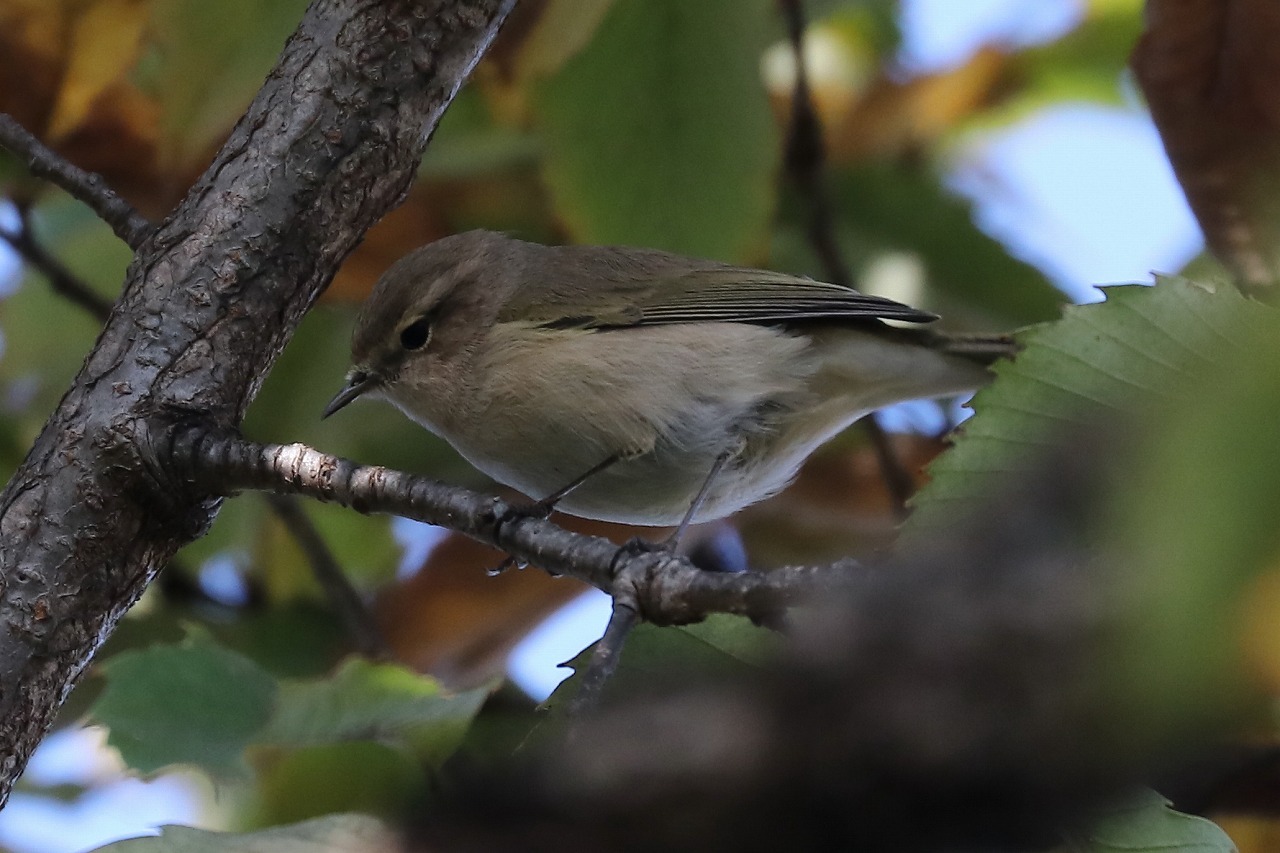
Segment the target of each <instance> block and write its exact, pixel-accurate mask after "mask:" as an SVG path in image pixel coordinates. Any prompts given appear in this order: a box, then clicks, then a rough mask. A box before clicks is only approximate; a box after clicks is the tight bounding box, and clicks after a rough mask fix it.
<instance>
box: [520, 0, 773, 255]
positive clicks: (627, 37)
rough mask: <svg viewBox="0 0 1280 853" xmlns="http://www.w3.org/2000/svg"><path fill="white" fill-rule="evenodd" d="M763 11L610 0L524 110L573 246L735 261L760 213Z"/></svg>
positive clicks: (672, 0) (764, 162) (746, 251)
mask: <svg viewBox="0 0 1280 853" xmlns="http://www.w3.org/2000/svg"><path fill="white" fill-rule="evenodd" d="M773 14H774V4H773V3H771V2H768V0H698V2H697V3H690V2H687V1H686V0H616V2H615V3H614V4H613V6H612V8H611V9H610V10H609V13H608V15H607V16H606V17H605V20H604V22H603V23H602V24H601V25H600V27H599V29H598V31H597V32H596V34H595V38H593V39H592V41H591V43H590V44H589V45H588V46H587V47H586V49H585V50H584V51H583V52H582V53H580V54H578V55H577V56H576V57H574V58H573V59H571V60H569V62H568V63H566V64H565V66H564V68H563V69H562V70H561V71H560V73H558V74H557V75H555V76H554V77H552V78H550V79H549V80H548V81H547V83H546V85H545V86H544V88H543V89H542V91H541V93H540V94H541V96H540V97H538V98H536V104H535V108H536V110H537V117H538V121H539V124H540V126H541V129H542V131H543V135H544V137H545V139H546V143H547V163H546V171H545V176H546V180H547V184H548V186H549V188H550V190H551V195H552V199H553V201H554V203H555V206H556V208H557V211H558V212H559V213H560V215H561V216H562V217H563V218H564V220H565V222H566V224H567V225H568V226H569V229H570V231H571V232H572V234H573V237H574V239H575V240H577V241H579V242H584V243H625V244H634V245H641V246H653V247H655V248H661V249H668V250H671V251H677V252H687V253H690V254H695V255H705V256H710V257H716V258H722V259H727V260H734V259H738V260H742V259H745V258H747V257H748V256H750V255H751V254H752V249H753V247H755V246H756V245H757V243H758V242H759V241H760V240H761V239H762V238H763V237H764V234H765V230H766V227H767V225H768V222H769V218H770V216H771V214H772V211H773V206H774V198H773V185H774V176H775V172H776V169H777V158H778V134H777V130H776V127H775V123H774V120H773V116H772V114H771V111H770V107H769V102H768V98H767V96H766V94H765V91H764V86H763V84H762V82H761V79H760V69H759V63H760V56H761V53H762V51H763V50H764V48H765V47H766V46H767V44H768V41H769V32H770V22H771V16H772V15H773Z"/></svg>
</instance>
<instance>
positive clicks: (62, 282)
mask: <svg viewBox="0 0 1280 853" xmlns="http://www.w3.org/2000/svg"><path fill="white" fill-rule="evenodd" d="M0 240H4V241H5V242H6V243H8V244H9V246H10V247H11V248H12V249H13V250H14V251H15V252H17V253H18V256H19V257H21V258H22V259H23V260H24V261H26V262H27V263H28V264H30V265H31V266H33V267H35V268H36V269H37V270H38V271H39V272H40V273H41V274H42V275H43V276H44V277H45V278H47V279H48V280H49V286H50V287H51V288H53V291H54V293H57V294H58V295H59V296H63V297H65V298H66V299H67V300H69V301H70V302H72V303H74V304H75V305H77V306H79V307H80V308H83V309H84V310H85V311H87V312H89V313H90V314H92V315H93V317H94V319H96V320H98V322H100V323H105V322H106V321H107V317H108V316H109V315H110V314H111V301H110V300H109V299H107V298H106V297H104V296H102V295H101V294H99V293H98V292H97V291H96V290H94V289H93V288H92V287H90V286H89V285H88V283H86V282H84V281H82V280H81V279H80V277H79V276H77V275H76V274H75V273H73V272H72V271H71V270H69V269H67V268H66V267H65V266H64V265H63V264H62V262H61V261H59V260H58V259H57V258H55V257H54V256H53V255H51V254H49V252H48V251H46V250H45V248H44V246H42V245H40V243H39V241H37V240H36V238H35V235H34V234H32V232H31V217H30V213H29V211H28V210H27V209H26V208H25V207H23V206H19V207H18V229H17V230H16V231H10V230H8V229H6V228H2V227H0Z"/></svg>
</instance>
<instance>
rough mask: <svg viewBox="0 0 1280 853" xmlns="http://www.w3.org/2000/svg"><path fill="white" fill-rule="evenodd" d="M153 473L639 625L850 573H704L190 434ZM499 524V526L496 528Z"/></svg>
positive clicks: (395, 481)
mask: <svg viewBox="0 0 1280 853" xmlns="http://www.w3.org/2000/svg"><path fill="white" fill-rule="evenodd" d="M156 436H157V441H156V444H155V447H154V452H155V458H154V459H153V467H154V468H155V469H156V470H158V471H172V472H173V473H175V474H179V475H182V476H183V477H185V478H186V480H185V482H182V483H176V482H175V483H171V484H170V487H171V488H174V489H183V490H191V489H192V488H193V487H194V489H196V490H215V491H217V492H218V493H219V494H230V493H232V492H235V491H237V490H240V489H258V490H267V491H275V492H282V493H290V494H301V495H306V496H308V497H312V498H315V499H317V500H322V501H330V502H334V503H339V504H342V505H343V506H349V507H352V508H354V509H356V510H358V511H359V512H366V513H369V512H385V513H393V514H395V515H400V516H403V517H405V518H411V519H414V520H416V521H424V522H427V523H428V524H436V525H440V526H442V527H448V528H451V529H453V530H456V531H458V532H460V533H463V534H465V535H467V536H470V537H472V538H473V539H476V540H478V541H481V542H484V543H485V544H487V545H492V546H495V547H498V548H501V549H503V550H504V551H506V552H508V553H509V554H511V555H512V556H513V557H515V558H516V559H517V560H519V561H522V562H526V563H531V564H533V565H536V566H539V567H541V568H543V569H546V570H547V571H551V572H556V573H559V574H563V575H569V576H571V577H574V578H577V579H578V580H581V581H583V582H585V583H589V584H591V585H592V586H594V587H596V588H597V589H600V590H601V591H603V592H606V593H608V594H609V595H611V596H614V597H615V598H620V599H621V600H622V601H623V602H626V603H631V602H634V608H635V610H636V611H637V612H638V613H639V615H640V616H642V617H643V618H644V619H646V620H648V621H650V622H654V623H657V624H684V623H688V622H696V621H699V620H701V619H704V618H706V616H707V615H708V614H711V613H733V614H737V615H741V616H747V617H750V618H752V619H757V620H759V619H766V618H769V617H770V616H773V615H776V614H777V613H778V612H779V611H782V610H785V609H786V608H787V607H789V606H791V605H792V604H795V603H796V602H797V601H800V600H802V599H803V598H805V597H806V596H810V595H812V594H814V593H815V592H819V591H822V590H827V589H830V588H832V587H837V586H843V585H846V584H848V583H849V581H850V579H851V578H852V577H853V575H852V573H851V572H850V571H849V566H848V565H845V564H838V565H836V566H833V567H825V568H823V567H818V568H814V567H789V568H782V569H775V570H773V571H769V572H763V573H759V572H743V573H739V574H724V573H721V572H707V571H703V570H702V569H699V568H698V567H697V566H694V565H693V564H692V563H690V562H689V561H688V560H687V559H685V558H683V557H679V556H676V555H673V554H669V553H666V552H653V553H634V552H632V551H631V550H629V549H626V548H619V547H618V546H617V545H615V544H614V543H612V542H610V541H609V540H608V539H604V538H602V537H599V536H584V535H582V534H577V533H570V532H569V531H567V530H564V529H563V528H560V527H557V526H556V525H555V524H552V523H551V522H549V521H547V520H545V519H541V518H534V517H530V516H527V515H520V514H518V513H509V512H508V509H510V507H509V506H508V505H507V504H506V503H505V502H503V501H502V500H500V499H498V498H495V497H490V496H486V495H482V494H478V493H476V492H472V491H469V490H467V489H460V488H456V487H453V486H446V485H443V484H441V483H438V482H436V481H434V480H431V479H428V478H426V477H419V476H416V475H413V474H407V473H404V472H402V471H393V470H391V469H388V468H382V467H379V466H375V465H360V464H359V463H356V462H352V461H351V460H349V459H342V458H340V457H337V456H330V455H329V454H327V453H322V452H320V451H318V450H314V449H312V448H310V447H306V446H305V445H301V444H289V445H279V444H257V443H255V442H251V441H245V440H244V439H241V438H239V437H237V436H234V435H232V434H230V433H228V432H226V431H224V430H219V429H218V428H213V427H209V426H206V425H193V426H187V427H182V428H178V429H174V430H169V431H168V432H167V433H166V432H165V431H164V429H163V427H159V428H157V431H156ZM503 519H506V520H503Z"/></svg>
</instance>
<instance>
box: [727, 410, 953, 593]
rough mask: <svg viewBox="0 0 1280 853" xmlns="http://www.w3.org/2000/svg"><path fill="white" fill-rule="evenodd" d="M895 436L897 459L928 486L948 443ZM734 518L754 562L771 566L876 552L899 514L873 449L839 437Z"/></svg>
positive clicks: (884, 543)
mask: <svg viewBox="0 0 1280 853" xmlns="http://www.w3.org/2000/svg"><path fill="white" fill-rule="evenodd" d="M891 439H892V443H893V447H894V449H895V451H896V452H897V456H898V460H899V461H900V462H901V464H902V465H903V466H904V467H905V468H906V469H907V470H908V471H910V472H911V473H912V474H913V475H914V477H915V479H916V484H917V487H918V486H920V485H923V483H924V481H925V479H926V477H925V471H924V469H925V468H926V467H927V466H928V464H929V463H930V462H931V461H933V458H934V457H935V456H937V455H938V454H939V453H941V452H942V451H943V450H944V449H945V448H946V442H945V441H943V440H942V439H936V438H929V437H926V436H917V435H893V436H891ZM733 521H734V523H735V525H736V526H737V527H738V529H739V530H740V531H741V533H742V538H743V541H744V542H745V543H746V546H747V553H748V554H749V555H750V562H751V565H752V567H755V568H767V567H770V566H779V565H786V564H794V563H823V562H829V561H831V560H836V559H839V558H841V557H850V556H852V557H859V556H866V555H869V554H873V553H875V552H877V551H880V550H883V549H884V548H886V547H888V546H889V545H890V544H891V543H892V542H893V540H894V538H895V537H896V535H897V527H898V521H899V519H898V517H897V515H896V513H895V511H894V507H893V500H892V498H891V497H890V495H889V492H888V490H887V489H886V488H885V480H884V477H883V476H882V474H881V472H880V464H879V460H878V459H877V458H876V455H875V452H874V450H872V449H871V447H870V446H869V445H867V444H865V443H863V444H858V445H856V446H853V447H850V446H849V445H848V444H847V443H846V442H843V441H840V442H836V443H835V444H833V445H828V446H827V447H825V448H823V449H821V450H819V451H818V453H816V454H815V455H814V456H813V457H811V458H810V459H809V461H808V462H806V463H805V466H804V468H802V469H801V471H800V476H799V477H798V478H797V479H796V481H795V482H794V483H792V484H791V486H790V487H788V488H787V490H786V491H784V492H782V494H780V495H777V496H776V497H773V498H770V499H769V500H767V501H765V502H764V503H760V504H756V505H755V506H752V507H748V508H747V509H745V510H743V511H742V512H740V513H739V514H738V515H736V516H734V518H733Z"/></svg>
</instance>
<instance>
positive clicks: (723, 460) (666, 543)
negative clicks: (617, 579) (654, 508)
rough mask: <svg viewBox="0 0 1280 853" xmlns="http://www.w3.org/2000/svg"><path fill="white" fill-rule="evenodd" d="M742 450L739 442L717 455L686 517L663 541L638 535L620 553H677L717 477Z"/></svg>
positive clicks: (624, 545) (686, 512)
mask: <svg viewBox="0 0 1280 853" xmlns="http://www.w3.org/2000/svg"><path fill="white" fill-rule="evenodd" d="M741 452H742V445H741V444H737V445H734V446H733V447H730V448H729V449H728V450H725V451H723V452H722V453H721V454H720V455H719V456H717V457H716V460H715V462H713V463H711V470H710V471H708V472H707V478H706V479H705V480H703V481H702V486H701V487H700V488H699V489H698V493H697V494H696V495H694V496H693V501H692V502H691V503H690V504H689V509H688V510H686V511H685V514H684V517H683V518H681V519H680V523H679V524H678V525H677V526H676V529H675V530H674V531H672V533H671V535H670V536H668V537H667V538H666V539H664V540H662V541H661V542H650V541H649V540H647V539H641V538H639V537H636V538H634V539H630V540H628V541H627V542H626V543H625V544H623V546H622V547H621V548H620V549H619V551H618V553H619V554H644V553H651V552H654V551H666V552H668V553H672V554H674V553H675V550H676V548H678V547H679V546H680V540H681V539H682V538H683V537H684V533H685V531H686V530H688V529H689V525H690V524H692V523H693V518H694V516H696V515H697V514H698V510H700V509H702V505H703V504H704V503H706V501H707V496H708V495H709V494H711V486H712V484H713V483H715V481H716V478H717V477H719V476H720V472H721V471H723V470H724V466H725V465H726V464H727V463H728V462H729V460H730V459H733V458H734V457H735V456H737V455H738V454H739V453H741Z"/></svg>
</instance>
